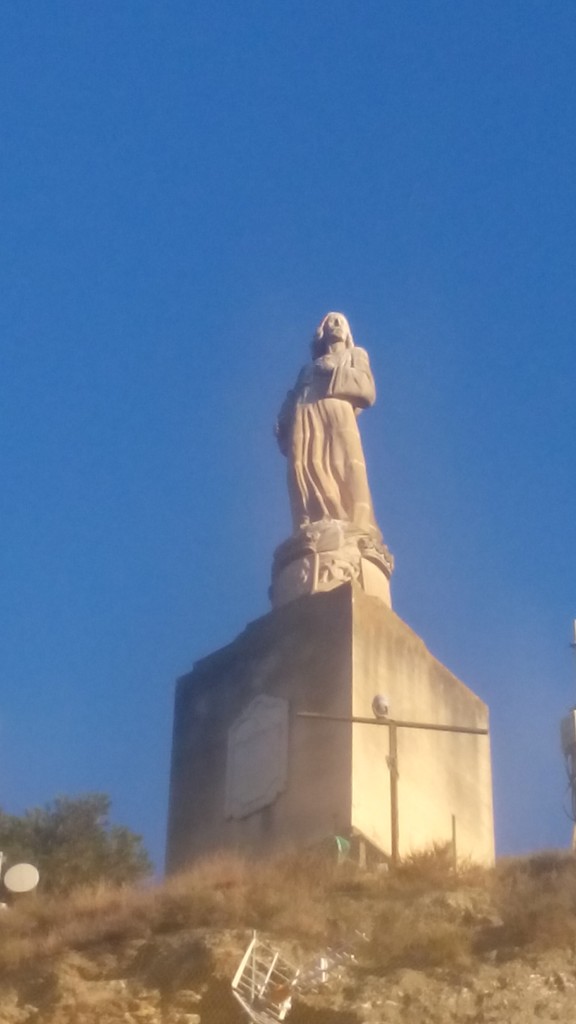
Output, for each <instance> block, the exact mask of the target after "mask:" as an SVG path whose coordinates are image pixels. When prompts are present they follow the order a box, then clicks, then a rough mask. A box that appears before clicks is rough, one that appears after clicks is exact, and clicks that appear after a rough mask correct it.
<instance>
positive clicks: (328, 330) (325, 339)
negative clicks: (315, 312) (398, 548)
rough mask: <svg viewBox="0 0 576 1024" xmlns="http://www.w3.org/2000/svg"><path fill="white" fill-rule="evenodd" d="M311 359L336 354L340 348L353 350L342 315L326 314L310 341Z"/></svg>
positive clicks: (350, 335) (347, 325)
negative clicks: (328, 353) (330, 353)
mask: <svg viewBox="0 0 576 1024" xmlns="http://www.w3.org/2000/svg"><path fill="white" fill-rule="evenodd" d="M311 348H312V358H313V359H318V357H319V356H323V355H326V353H327V352H337V351H339V350H340V349H342V348H354V341H353V339H352V334H351V332H350V325H349V323H348V321H347V319H346V317H345V316H344V314H343V313H327V314H326V316H325V317H324V319H323V320H322V322H321V323H320V325H319V327H318V329H317V331H316V333H315V335H314V337H313V339H312V345H311Z"/></svg>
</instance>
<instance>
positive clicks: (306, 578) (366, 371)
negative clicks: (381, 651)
mask: <svg viewBox="0 0 576 1024" xmlns="http://www.w3.org/2000/svg"><path fill="white" fill-rule="evenodd" d="M375 397H376V389H375V386H374V378H373V377H372V372H371V370H370V362H369V359H368V354H367V352H366V351H365V350H364V349H362V348H356V346H355V345H354V340H353V338H352V332H351V331H350V327H349V324H348V321H347V319H346V317H345V316H343V314H342V313H328V314H327V315H326V316H325V317H324V319H323V320H322V322H321V323H320V325H319V327H318V329H317V331H316V333H315V334H314V337H313V339H312V362H311V363H309V364H307V365H306V366H304V368H303V369H302V370H301V371H300V373H299V375H298V379H297V381H296V385H295V387H294V388H293V389H292V390H291V391H289V392H288V394H287V396H286V399H285V401H284V403H283V405H282V408H281V410H280V414H279V416H278V421H277V424H276V436H277V439H278V444H279V446H280V450H281V451H282V453H283V454H284V455H285V456H286V458H287V461H288V492H289V496H290V505H291V509H292V522H293V529H294V534H293V536H292V537H291V538H290V539H289V540H288V541H286V542H285V543H284V544H283V545H281V546H280V548H278V550H277V551H276V554H275V562H274V568H273V574H272V576H273V582H272V600H273V603H276V604H281V603H284V601H285V600H290V599H291V598H292V597H293V596H298V594H299V593H302V592H308V591H314V590H319V589H330V588H331V587H332V586H337V585H338V584H339V583H342V582H346V581H347V580H349V579H356V580H358V581H359V582H361V583H363V579H364V577H365V576H367V575H370V573H371V571H372V570H371V568H370V567H365V569H364V572H363V571H362V561H363V559H364V560H365V559H366V558H367V559H368V560H370V561H371V562H372V564H373V565H376V566H377V567H378V569H380V570H381V571H382V572H383V573H384V574H385V576H386V580H385V585H384V583H383V584H382V585H383V587H384V590H385V591H386V593H387V595H388V603H389V578H390V574H391V572H392V559H391V556H390V554H389V552H388V550H387V548H386V547H385V545H384V544H383V541H382V536H381V533H380V530H379V529H378V526H377V524H376V519H375V517H374V510H373V507H372V499H371V497H370V489H369V487H368V476H367V473H366V464H365V461H364V453H363V451H362V443H361V440H360V433H359V430H358V423H357V418H358V415H359V413H360V412H361V411H362V409H365V408H366V407H367V406H370V405H373V403H374V401H375ZM288 569H289V571H288V572H286V571H285V570H288ZM280 577H282V579H280ZM287 581H288V582H287ZM379 582H382V581H379ZM295 585H296V590H297V591H298V593H293V591H294V588H295ZM365 589H368V588H366V587H365ZM377 589H378V590H379V596H382V594H381V593H380V590H381V589H382V587H378V588H377ZM384 599H386V597H385V598H384Z"/></svg>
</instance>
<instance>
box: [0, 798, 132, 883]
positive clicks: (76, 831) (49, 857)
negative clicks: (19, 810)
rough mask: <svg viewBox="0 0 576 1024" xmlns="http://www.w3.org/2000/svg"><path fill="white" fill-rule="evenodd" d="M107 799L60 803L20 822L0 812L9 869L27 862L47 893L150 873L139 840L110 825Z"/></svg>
mask: <svg viewBox="0 0 576 1024" xmlns="http://www.w3.org/2000/svg"><path fill="white" fill-rule="evenodd" d="M109 813H110V798H109V797H108V796H106V795H105V794H104V793H88V794H86V795H85V796H79V797H57V798H56V799H55V800H53V801H52V802H50V803H48V804H46V805H45V806H44V807H36V808H33V809H32V810H29V811H26V812H25V813H24V814H23V815H22V816H21V817H18V816H17V815H12V814H5V813H4V811H2V810H0V850H2V852H3V853H4V855H5V857H6V863H8V864H9V865H10V864H15V863H17V862H18V861H29V862H30V863H32V864H35V865H36V867H37V868H38V870H39V871H40V878H41V885H42V888H43V890H44V891H46V892H64V891H69V890H70V889H72V888H74V887H75V886H77V885H84V884H92V883H97V882H101V881H103V882H112V883H116V884H121V883H123V882H134V881H136V880H137V879H138V878H142V877H143V876H144V875H147V874H148V873H149V872H150V870H151V867H152V865H151V863H150V860H149V858H148V854H147V853H146V850H145V849H144V846H143V843H142V839H141V837H140V836H138V835H136V834H135V833H134V832H131V831H130V829H128V828H125V827H123V826H121V825H111V824H110V821H109Z"/></svg>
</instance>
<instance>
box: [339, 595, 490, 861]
mask: <svg viewBox="0 0 576 1024" xmlns="http://www.w3.org/2000/svg"><path fill="white" fill-rule="evenodd" d="M352 602H353V616H352V617H353V687H352V690H353V713H354V715H357V716H359V717H369V716H370V715H371V704H372V699H373V697H374V696H375V694H377V693H381V694H384V695H385V696H387V697H388V698H389V704H390V712H389V714H390V717H391V718H394V719H398V720H400V721H401V720H404V721H417V722H423V723H431V724H443V725H457V726H469V727H473V728H478V729H485V728H488V708H487V707H486V705H485V704H484V703H483V702H482V701H481V700H480V699H479V698H478V697H477V696H476V695H475V694H474V693H472V691H471V690H469V689H468V688H467V687H466V686H464V684H463V683H461V682H460V680H459V679H457V678H456V676H454V675H452V673H451V672H449V671H448V669H447V668H445V667H444V665H442V664H441V663H440V662H439V661H438V660H437V659H436V658H434V657H433V656H432V655H431V654H430V652H429V651H428V650H427V648H426V646H425V644H424V643H423V642H422V640H421V639H420V637H418V636H417V635H416V634H415V633H414V632H413V630H411V629H410V627H409V626H407V625H406V623H405V622H403V621H402V619H400V618H399V617H398V616H397V615H396V614H395V613H394V612H393V611H391V609H389V608H387V607H385V606H384V605H383V604H382V602H381V601H378V600H377V599H375V598H372V597H368V596H367V595H366V594H364V593H363V591H361V590H360V589H359V588H354V590H353V593H352ZM387 754H388V727H387V726H373V725H355V726H354V735H353V755H352V779H353V783H352V825H353V827H354V828H356V829H358V830H359V831H360V832H362V833H363V834H364V835H365V836H366V837H367V838H368V839H370V840H371V841H372V842H373V843H374V844H375V845H376V846H378V847H379V848H381V849H385V850H389V849H390V779H389V771H388V766H387V763H386V756H387ZM398 768H399V783H398V799H399V839H400V843H399V850H400V855H401V856H402V855H405V854H407V853H410V852H411V851H412V850H417V849H421V848H422V847H425V846H429V845H430V843H431V842H434V841H438V842H447V841H449V840H450V839H451V835H452V815H455V819H456V841H457V850H458V855H459V856H460V857H470V858H471V859H472V860H474V861H476V862H478V863H492V862H493V860H494V825H493V810H492V778H491V761H490V740H489V737H487V736H474V735H460V734H454V733H442V732H432V731H425V730H420V729H416V730H414V729H401V728H400V729H398Z"/></svg>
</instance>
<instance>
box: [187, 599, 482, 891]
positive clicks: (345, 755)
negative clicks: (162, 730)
mask: <svg viewBox="0 0 576 1024" xmlns="http://www.w3.org/2000/svg"><path fill="white" fill-rule="evenodd" d="M376 693H384V694H386V695H387V696H388V697H389V698H390V705H391V714H392V716H393V717H394V718H398V719H411V720H419V721H423V722H437V723H447V724H454V725H470V726H476V727H479V728H482V727H485V726H486V724H487V715H488V713H487V709H486V706H485V705H484V704H483V703H482V701H480V700H479V698H478V697H476V696H475V695H474V694H473V693H472V692H471V691H470V690H468V689H467V688H466V687H465V686H464V685H463V684H462V683H461V682H459V680H458V679H456V678H455V676H453V675H452V674H451V673H450V672H449V671H448V670H447V669H445V668H444V667H443V666H442V665H441V664H440V663H439V662H438V661H437V660H436V659H435V658H433V657H432V655H431V654H430V653H429V652H428V651H427V649H426V647H425V646H424V644H423V643H422V641H421V640H420V639H419V638H418V637H417V636H416V634H415V633H413V631H412V630H411V629H410V628H409V627H408V626H407V625H406V624H405V623H404V622H402V621H401V620H400V619H399V618H398V616H397V615H395V614H394V612H392V611H391V610H390V609H389V608H387V607H386V606H385V605H384V604H383V602H382V601H380V600H379V599H378V598H374V597H368V596H367V595H366V594H364V592H363V591H362V590H360V588H359V587H356V586H355V585H350V584H346V585H344V586H342V587H339V588H338V589H336V590H332V591H329V592H327V593H320V594H315V595H311V596H306V597H302V598H300V599H298V600H296V601H293V602H291V603H290V604H287V605H285V606H284V607H282V608H279V609H277V610H275V611H273V612H271V613H270V614H268V615H265V616H263V617H262V618H261V619H258V620H257V621H256V622H253V623H251V624H250V625H249V626H248V628H247V629H246V630H245V631H244V633H242V634H241V636H239V637H238V638H237V639H236V640H235V641H234V642H233V643H232V644H230V646H228V647H225V648H224V649H222V650H220V651H217V652H216V653H215V654H213V655H211V656H210V657H208V658H205V659H203V660H202V661H200V662H198V663H197V665H196V666H195V667H194V669H193V671H192V672H191V673H189V675H186V676H184V677H183V678H182V679H180V680H179V681H178V684H177V692H176V706H175V716H174V737H173V750H172V775H171V792H170V813H169V827H168V849H167V868H168V870H170V871H172V870H176V869H178V868H180V867H182V866H183V865H184V864H186V863H187V862H188V861H190V860H192V859H193V858H195V857H198V856H199V855H202V854H203V853H207V852H209V851H211V850H215V849H218V848H221V847H226V848H240V849H242V848H256V849H258V850H261V851H265V850H267V849H271V848H273V847H275V846H279V845H290V844H294V845H303V844H304V845H305V844H308V843H313V842H315V841H317V840H320V839H323V838H325V837H327V836H331V835H334V834H336V833H340V832H347V831H349V830H350V829H356V830H357V831H359V832H361V833H362V834H363V835H365V836H366V837H367V838H368V839H369V840H371V841H372V842H373V843H374V844H375V845H376V846H378V847H379V848H380V849H382V850H383V851H385V852H389V851H390V799H389V792H390V783H389V772H388V767H387V763H386V755H387V753H388V735H387V734H388V729H387V727H386V726H375V725H361V724H356V725H351V724H349V723H343V722H334V721H323V720H322V719H303V718H299V717H297V715H296V712H297V711H312V712H316V713H318V714H319V715H337V716H344V717H349V716H350V715H352V714H354V715H358V716H366V717H370V716H371V702H372V698H373V697H374V695H375V694H376ZM258 694H266V695H268V696H271V697H276V698H283V699H284V700H286V701H288V702H289V728H288V775H287V780H286V786H285V789H284V791H283V792H281V793H280V794H279V795H278V796H277V798H276V799H275V800H274V801H273V802H272V803H270V804H268V806H265V807H263V808H261V809H260V810H257V811H255V812H253V813H250V814H248V815H247V816H246V817H239V818H230V817H229V818H226V816H225V804H226V763H227V746H228V737H229V730H230V727H231V726H232V724H233V723H234V722H235V721H237V720H238V718H239V716H240V715H241V714H242V713H243V712H244V711H245V710H246V708H247V707H249V706H250V703H251V701H253V700H254V698H255V697H256V696H257V695H258ZM399 766H400V781H399V799H400V814H399V818H400V852H401V853H402V852H404V853H405V852H408V851H410V850H412V849H417V848H421V847H423V846H428V845H429V844H430V843H431V842H432V841H434V840H439V841H445V840H448V839H449V838H450V836H451V822H452V815H453V814H454V815H455V816H456V824H457V840H458V851H459V854H460V855H461V856H466V855H467V856H471V857H472V858H473V859H474V860H477V861H483V862H490V861H491V860H492V858H493V851H494V840H493V824H492V790H491V776H490V752H489V740H488V738H487V737H484V736H481V737H475V736H468V735H466V736H457V735H451V734H450V735H446V734H442V733H437V732H420V731H418V732H413V731H410V732H408V731H404V730H400V732H399ZM250 771H251V772H253V771H254V766H253V765H252V766H250Z"/></svg>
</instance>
